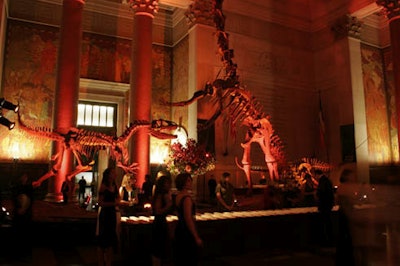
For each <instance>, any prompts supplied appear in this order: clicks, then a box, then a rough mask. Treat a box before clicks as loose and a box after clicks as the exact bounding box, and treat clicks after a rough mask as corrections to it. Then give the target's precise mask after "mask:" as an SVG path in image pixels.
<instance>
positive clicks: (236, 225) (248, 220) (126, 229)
mask: <svg viewBox="0 0 400 266" xmlns="http://www.w3.org/2000/svg"><path fill="white" fill-rule="evenodd" d="M337 209H338V207H337V206H335V207H334V210H333V215H332V217H333V222H334V224H335V223H336V222H335V220H336V215H335V214H336V212H337ZM153 219H154V217H153V216H144V215H142V216H126V217H122V218H121V230H122V234H121V243H122V244H121V245H122V246H121V247H122V255H123V256H124V257H130V258H128V259H129V260H132V261H133V260H145V259H146V258H148V257H149V256H150V253H149V252H150V245H151V223H152V221H153ZM167 220H168V221H169V225H170V227H171V229H173V228H174V224H175V223H176V221H177V217H176V216H174V215H170V216H168V217H167ZM196 221H197V227H198V231H199V234H200V235H201V237H202V239H203V242H204V248H203V249H202V252H201V255H202V256H221V255H229V254H238V253H244V252H248V251H251V250H257V249H261V248H271V249H273V248H281V247H284V248H291V247H293V248H305V247H307V246H309V245H313V244H315V242H316V241H317V239H318V234H319V230H318V228H319V226H318V224H319V217H318V210H317V208H316V207H304V208H291V209H278V210H254V211H232V212H205V213H198V214H196Z"/></svg>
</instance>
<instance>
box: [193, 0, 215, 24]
mask: <svg viewBox="0 0 400 266" xmlns="http://www.w3.org/2000/svg"><path fill="white" fill-rule="evenodd" d="M213 9H214V1H213V0H192V3H191V4H190V5H189V7H188V9H187V12H186V16H187V17H188V19H189V21H190V23H191V24H192V25H194V24H204V25H208V26H214V20H213V18H214V17H213V15H214V13H213V12H214V11H213Z"/></svg>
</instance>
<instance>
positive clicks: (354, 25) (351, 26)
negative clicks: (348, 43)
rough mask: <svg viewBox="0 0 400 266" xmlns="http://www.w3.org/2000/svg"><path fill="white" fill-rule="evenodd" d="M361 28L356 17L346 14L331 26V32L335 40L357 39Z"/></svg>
mask: <svg viewBox="0 0 400 266" xmlns="http://www.w3.org/2000/svg"><path fill="white" fill-rule="evenodd" d="M361 26H362V23H361V22H360V21H359V20H358V19H357V18H356V17H354V16H350V15H348V14H347V15H345V16H343V17H341V18H339V19H338V20H337V21H336V23H335V24H334V25H333V26H332V31H333V32H334V34H335V37H336V39H340V38H342V37H346V36H349V37H353V38H357V39H359V38H360V35H361V34H360V31H361Z"/></svg>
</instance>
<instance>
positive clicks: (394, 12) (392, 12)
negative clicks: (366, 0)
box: [376, 0, 400, 20]
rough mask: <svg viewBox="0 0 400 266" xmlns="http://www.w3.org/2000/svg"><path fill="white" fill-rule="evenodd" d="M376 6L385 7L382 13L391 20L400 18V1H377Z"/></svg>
mask: <svg viewBox="0 0 400 266" xmlns="http://www.w3.org/2000/svg"><path fill="white" fill-rule="evenodd" d="M376 4H377V5H378V6H382V7H383V9H382V11H383V13H384V14H385V16H386V17H387V18H388V19H389V20H390V19H393V18H397V19H398V18H400V0H377V1H376Z"/></svg>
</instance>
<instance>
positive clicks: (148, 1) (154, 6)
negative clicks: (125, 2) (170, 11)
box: [129, 0, 159, 18]
mask: <svg viewBox="0 0 400 266" xmlns="http://www.w3.org/2000/svg"><path fill="white" fill-rule="evenodd" d="M129 4H130V6H131V8H132V10H133V11H134V12H135V15H144V16H150V17H151V18H154V14H155V13H157V12H158V8H159V6H158V0H129Z"/></svg>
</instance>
